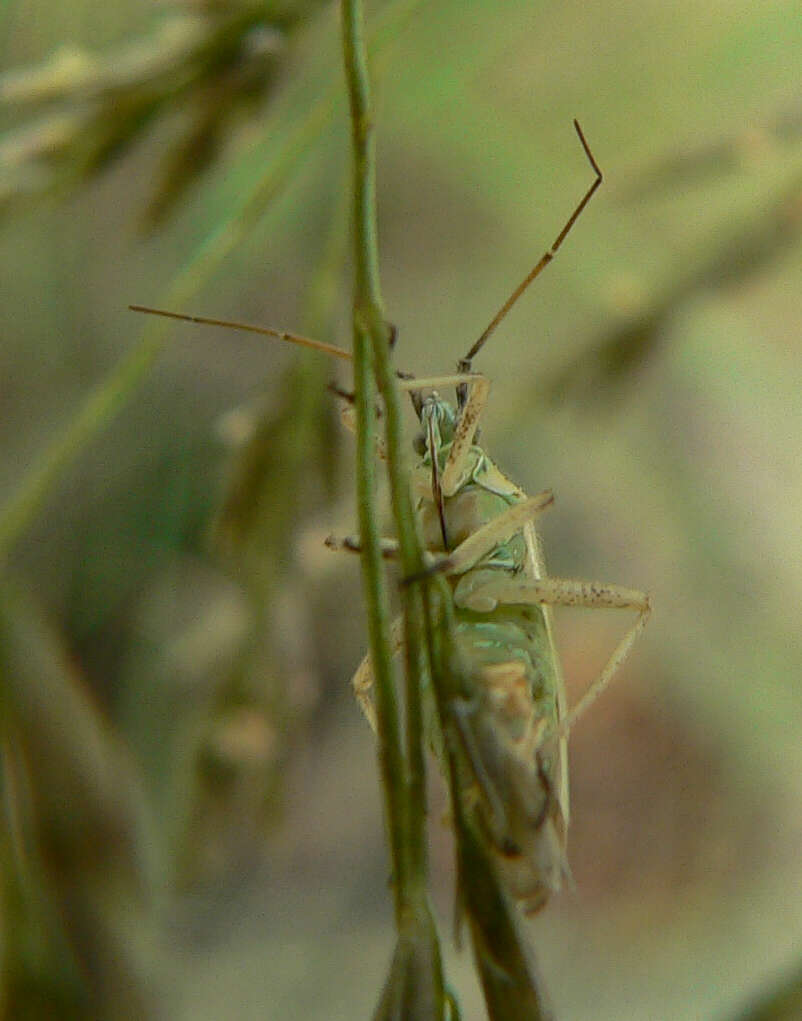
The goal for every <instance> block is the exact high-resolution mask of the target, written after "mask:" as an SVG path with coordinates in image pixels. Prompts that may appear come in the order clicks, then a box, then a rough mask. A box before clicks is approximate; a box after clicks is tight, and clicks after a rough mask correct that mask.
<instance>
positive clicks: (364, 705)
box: [351, 615, 404, 734]
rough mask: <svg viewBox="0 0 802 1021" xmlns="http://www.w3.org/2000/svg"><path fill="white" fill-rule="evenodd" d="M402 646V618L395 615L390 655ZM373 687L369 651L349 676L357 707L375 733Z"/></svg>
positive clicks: (392, 625)
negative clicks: (350, 676)
mask: <svg viewBox="0 0 802 1021" xmlns="http://www.w3.org/2000/svg"><path fill="white" fill-rule="evenodd" d="M403 647H404V618H403V617H402V616H401V615H399V616H398V617H396V618H395V619H394V620H393V622H392V624H391V625H390V653H391V655H393V656H395V655H397V654H398V653H399V652H400V651H401V649H403ZM372 687H373V664H372V663H371V661H370V653H367V654H366V655H365V656H364V658H363V659H362V662H361V663H360V664H359V666H358V667H357V668H356V671H355V672H354V676H353V677H352V678H351V688H352V690H353V692H354V697H355V698H356V700H357V702H358V703H359V708H360V709H361V710H362V713H363V715H364V717H365V719H366V720H367V721H368V723H369V724H370V728H371V730H372V731H373V733H374V734H376V733H377V732H378V731H377V726H376V708H375V706H374V705H373V695H372V693H371V688H372Z"/></svg>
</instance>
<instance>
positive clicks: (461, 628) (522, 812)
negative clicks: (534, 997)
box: [412, 394, 568, 912]
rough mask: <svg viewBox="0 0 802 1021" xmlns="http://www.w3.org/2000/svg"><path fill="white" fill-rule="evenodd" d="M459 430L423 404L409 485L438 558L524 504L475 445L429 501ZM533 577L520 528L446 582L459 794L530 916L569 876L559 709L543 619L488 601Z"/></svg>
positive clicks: (555, 667) (534, 561)
mask: <svg viewBox="0 0 802 1021" xmlns="http://www.w3.org/2000/svg"><path fill="white" fill-rule="evenodd" d="M457 419H458V412H457V411H456V410H455V409H454V408H453V407H452V406H451V405H450V404H448V403H447V402H445V401H443V400H442V399H441V398H440V397H439V396H438V395H437V394H433V395H432V396H431V397H429V398H428V399H427V400H426V401H425V402H424V403H423V406H422V411H421V424H422V426H423V437H422V440H423V442H421V438H419V440H418V443H417V446H418V449H419V450H423V451H424V452H423V456H422V458H421V461H420V463H419V464H418V466H417V467H416V469H415V471H414V475H413V483H412V484H413V492H414V495H415V497H416V506H417V511H418V515H419V519H420V523H421V530H422V534H423V542H424V545H425V547H426V549H427V550H429V551H430V552H431V553H432V554H435V555H438V556H441V557H442V556H443V555H445V556H446V557H447V556H448V554H450V553H452V552H453V551H454V550H455V549H457V548H458V547H459V546H460V544H461V543H463V542H464V541H465V540H466V539H469V538H470V537H471V536H472V535H475V534H476V533H477V532H478V531H479V530H480V529H481V528H483V527H484V526H487V525H488V524H489V523H491V522H492V521H493V520H495V519H498V518H499V516H500V515H503V513H504V512H505V511H506V510H507V509H508V508H510V507H511V506H513V505H515V504H520V503H522V502H523V501H524V500H525V499H526V497H525V494H524V493H523V492H522V490H521V489H520V488H519V487H518V486H516V485H515V484H514V483H513V482H512V481H511V480H510V479H508V478H507V477H506V476H505V475H504V474H503V473H502V472H501V471H500V469H499V468H498V467H497V466H496V465H495V464H494V462H493V461H492V460H491V459H490V458H489V457H488V455H487V454H486V453H485V451H484V450H483V449H482V448H481V447H479V446H477V445H476V444H475V443H474V444H471V446H470V448H469V449H467V450H466V452H465V454H464V457H463V460H464V469H463V471H462V472H461V473H460V478H459V479H458V480H457V488H456V491H455V492H453V493H452V494H451V495H446V494H442V496H441V498H440V500H439V501H438V499H437V496H436V490H437V488H438V487H437V485H436V484H433V478H435V477H438V476H442V474H443V472H444V470H445V468H446V465H447V462H448V458H449V454H450V452H451V449H452V442H453V436H454V424H455V422H456V421H457ZM433 459H434V460H435V461H436V464H437V476H434V473H433ZM542 574H543V571H542V564H541V558H540V555H539V550H538V546H537V538H536V535H535V531H534V528H533V527H532V525H531V522H527V523H525V524H524V525H523V527H522V528H521V529H520V530H519V531H517V532H515V533H514V534H513V535H512V536H510V537H509V538H506V539H504V540H502V541H500V542H499V543H498V544H496V545H495V546H494V547H493V548H492V549H491V550H490V551H489V552H487V553H486V554H484V555H483V556H481V557H479V558H478V559H477V561H476V562H475V563H473V564H472V565H471V566H469V567H467V569H465V570H464V571H462V572H461V573H459V574H456V573H455V574H451V575H449V576H448V580H449V582H450V585H451V590H452V594H453V602H454V617H455V629H454V630H455V633H454V635H453V639H454V645H455V647H456V651H457V653H458V655H459V656H460V659H461V662H462V664H463V665H464V673H463V676H464V677H465V678H466V679H467V686H466V689H465V690H464V692H463V697H462V698H461V699H460V700H459V702H458V704H456V705H454V706H452V714H453V722H454V729H455V732H456V733H457V734H458V735H459V739H460V741H461V744H462V746H463V751H464V755H463V756H462V758H463V760H464V761H467V762H468V763H469V764H470V766H469V769H467V770H466V771H465V773H466V775H465V776H463V777H461V778H460V780H461V786H462V789H463V791H464V796H465V800H466V802H467V803H468V807H469V808H470V809H471V810H472V811H473V813H474V815H475V818H476V819H477V821H478V823H479V826H480V828H481V830H482V831H483V833H484V834H485V837H486V839H487V840H488V841H489V844H490V845H491V847H492V848H493V850H494V852H495V856H496V860H497V862H498V866H499V870H500V872H501V874H502V876H503V877H504V879H505V882H506V884H507V887H508V889H509V891H510V893H511V894H512V895H513V896H514V897H515V898H516V899H517V900H519V901H520V902H521V903H522V905H523V906H524V908H525V910H527V911H530V912H531V911H535V910H537V909H538V908H539V907H541V906H542V905H543V904H544V903H545V901H546V900H547V898H548V896H549V894H550V893H552V892H555V891H557V890H559V888H560V885H561V880H562V876H563V874H564V872H565V871H566V868H567V866H566V859H565V839H566V830H567V824H568V772H567V753H566V741H565V739H564V738H562V737H560V735H559V734H558V733H557V731H558V727H559V724H560V722H561V721H562V720H563V718H564V716H565V699H564V694H563V684H562V677H561V674H560V669H559V662H558V659H557V656H556V653H555V649H554V643H553V638H552V628H551V621H550V611H549V609H548V607H546V606H541V605H537V604H529V605H515V604H501V605H499V604H498V601H497V600H496V599H495V598H494V597H493V595H492V592H493V590H494V583H495V582H496V581H497V580H498V578H499V575H506V576H507V577H511V578H513V579H515V578H521V577H528V578H530V579H532V580H534V579H536V578H538V577H540V576H541V575H542Z"/></svg>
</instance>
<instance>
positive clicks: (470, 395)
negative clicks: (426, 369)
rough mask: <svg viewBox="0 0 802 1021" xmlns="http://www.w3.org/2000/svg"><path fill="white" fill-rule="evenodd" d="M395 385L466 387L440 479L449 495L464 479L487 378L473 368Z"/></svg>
mask: <svg viewBox="0 0 802 1021" xmlns="http://www.w3.org/2000/svg"><path fill="white" fill-rule="evenodd" d="M399 386H400V387H401V389H402V390H418V389H423V388H427V389H428V388H429V387H437V386H456V387H457V390H458V392H461V391H462V390H463V388H465V387H466V386H467V387H468V391H467V398H466V399H465V400H464V401H463V402H462V404H461V405H460V413H459V418H458V419H457V423H456V426H455V427H454V439H453V441H452V443H451V449H450V450H449V452H448V459H447V460H446V463H445V467H444V468H443V474H442V477H441V479H440V485H441V487H442V490H443V495H444V496H453V495H454V493H456V491H457V490H458V489H459V487H460V486H461V485H462V483H463V481H464V479H463V478H462V476H463V474H464V471H465V466H466V462H467V460H468V455H469V453H470V449H471V446H472V445H473V441H474V437H475V436H476V430H477V428H478V426H479V419H480V418H481V417H482V412H483V411H484V409H485V405H486V404H487V398H488V394H489V393H490V380H489V379H488V378H487V377H486V376H483V375H481V373H478V372H474V373H470V374H467V373H466V374H462V375H452V376H433V377H430V378H427V379H409V380H407V379H404V380H401V382H400V383H399Z"/></svg>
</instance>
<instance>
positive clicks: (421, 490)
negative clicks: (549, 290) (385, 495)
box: [131, 121, 651, 913]
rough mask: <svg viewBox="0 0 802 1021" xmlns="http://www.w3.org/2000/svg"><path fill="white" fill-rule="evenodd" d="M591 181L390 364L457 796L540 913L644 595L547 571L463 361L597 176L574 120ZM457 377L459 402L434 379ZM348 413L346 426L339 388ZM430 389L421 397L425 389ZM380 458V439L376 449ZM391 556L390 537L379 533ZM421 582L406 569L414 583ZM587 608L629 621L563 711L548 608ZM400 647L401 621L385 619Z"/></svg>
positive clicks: (639, 622) (644, 616)
mask: <svg viewBox="0 0 802 1021" xmlns="http://www.w3.org/2000/svg"><path fill="white" fill-rule="evenodd" d="M574 127H575V128H576V131H577V134H578V136H579V140H580V142H581V144H582V147H583V149H584V152H585V155H586V156H587V159H588V161H589V163H590V165H591V167H592V168H593V171H594V174H595V178H594V180H593V183H592V184H591V185H590V187H589V188H588V190H587V191H586V192H585V194H584V196H583V197H582V199H581V200H580V202H579V203H578V205H577V206H576V208H575V209H574V211H573V213H572V214H571V216H570V217H569V218H568V220H567V222H566V224H565V226H564V227H563V228H562V230H561V231H560V233H559V234H558V235H557V237H556V239H555V241H554V243H553V244H552V246H551V247H550V248H549V249H548V251H546V252H545V253H544V255H543V256H542V257H541V258H540V259H539V260H538V262H537V263H536V264H535V266H534V267H533V269H532V270H531V271H530V272H529V273H528V274H527V275H526V277H524V279H523V280H522V281H521V283H520V284H519V285H518V286H517V287H516V288H515V290H514V291H513V292H512V294H511V295H510V296H509V298H508V299H507V300H506V301H505V302H504V304H503V305H502V306H501V308H500V309H499V310H498V312H497V313H496V315H495V316H494V317H493V319H492V320H491V321H490V323H489V325H488V326H487V328H486V329H485V330H484V332H483V333H482V334H481V336H480V337H479V339H478V340H477V341H476V343H475V344H473V346H472V347H471V348H470V349H469V351H468V352H467V353H466V355H465V356H464V357H463V358H462V359H460V361H459V362H458V364H457V372H456V373H454V374H451V375H444V376H437V377H431V378H425V379H415V378H413V377H409V376H407V375H406V374H401V373H399V377H400V378H399V386H400V388H401V389H403V390H405V391H407V392H408V393H409V394H410V397H411V399H412V404H413V407H414V409H415V412H416V414H417V417H418V420H419V422H420V427H421V431H420V433H419V435H418V436H417V437H416V439H415V451H416V453H417V455H418V458H419V460H418V463H417V464H416V466H415V468H414V469H413V473H412V479H411V486H412V490H413V494H414V498H415V501H416V508H417V512H418V517H419V523H420V529H421V534H422V537H423V545H424V548H425V551H426V552H427V555H428V557H429V562H430V566H429V568H428V569H427V571H426V572H424V573H425V574H426V573H430V572H437V573H439V574H441V575H442V576H443V577H444V578H445V579H446V581H447V582H448V585H449V587H450V590H451V597H452V600H453V607H454V621H455V624H454V631H455V633H454V635H453V641H454V645H455V648H456V651H457V653H458V655H459V657H460V660H461V663H462V664H463V670H462V672H463V674H464V676H465V677H466V678H467V683H466V684H464V685H463V693H462V695H461V696H460V697H459V698H457V699H455V700H453V702H452V704H451V705H450V706H449V719H448V720H443V721H442V722H443V726H444V727H445V726H448V727H450V729H451V732H452V733H453V734H454V735H455V737H456V740H457V741H458V743H459V745H460V747H461V750H462V755H461V761H463V762H464V763H465V764H466V765H465V768H464V769H462V770H461V772H462V773H463V774H464V775H462V776H461V777H460V787H461V791H462V800H463V802H464V807H465V808H466V809H467V810H468V811H470V812H472V813H473V816H474V818H475V820H476V821H477V822H478V824H479V829H480V831H481V832H482V833H483V834H484V837H485V839H486V840H487V842H488V844H489V845H490V847H491V848H492V849H493V852H494V857H495V860H496V861H497V862H498V865H499V871H500V874H501V876H502V877H503V880H504V882H505V885H506V887H507V889H508V891H509V893H510V894H511V895H512V896H513V897H514V898H515V899H516V900H517V901H518V902H519V903H520V904H521V906H522V907H523V909H524V910H525V911H526V912H527V913H533V912H535V911H537V910H539V909H540V908H541V907H542V906H543V905H544V904H545V903H546V900H547V899H548V897H549V895H550V894H551V893H553V892H556V891H558V890H559V889H560V887H561V884H562V879H563V877H564V876H565V875H567V874H568V866H567V860H566V853H565V848H566V834H567V829H568V823H569V817H570V800H569V785H568V758H567V738H568V735H569V732H570V731H571V729H572V727H573V726H574V724H575V723H576V721H577V720H578V719H579V718H580V716H582V714H583V713H584V712H585V711H586V710H587V708H588V707H589V706H590V705H591V703H592V702H593V701H594V700H595V699H596V698H597V696H598V695H599V694H600V693H601V692H602V691H603V690H604V688H605V687H606V686H607V685H608V684H609V682H610V680H611V679H612V677H613V675H614V674H615V673H616V671H617V670H618V668H619V667H620V666H621V664H622V663H623V661H624V660H625V659H626V657H627V655H628V654H629V652H630V650H631V648H632V646H633V644H634V643H635V641H636V639H637V638H638V636H639V635H640V633H641V632H642V631H643V629H644V628H645V626H646V623H647V620H648V618H649V614H650V612H651V606H650V602H649V598H648V596H647V595H645V594H644V593H643V592H639V591H637V590H635V589H629V588H624V587H622V586H618V585H608V584H602V583H598V582H591V581H578V580H571V579H565V578H554V577H550V576H549V575H548V574H547V572H546V569H545V565H544V561H543V556H542V552H541V548H540V543H539V540H538V537H537V534H536V531H535V521H536V519H537V517H538V516H539V515H540V514H541V513H542V512H543V511H545V510H547V509H548V508H549V507H550V506H551V505H552V503H553V501H554V498H553V496H552V494H551V492H550V491H549V490H544V491H543V492H541V493H538V494H537V495H536V496H531V497H530V496H527V495H526V494H525V493H524V491H523V490H522V489H521V488H520V487H519V486H517V485H516V484H515V483H514V482H512V481H511V480H510V479H509V478H508V477H507V476H506V475H504V473H503V472H502V471H501V470H500V469H499V468H498V467H497V465H496V464H495V463H494V462H493V461H492V460H491V458H490V457H489V456H488V454H487V453H486V452H485V451H484V449H483V448H482V447H481V446H479V445H478V443H477V442H476V433H477V427H478V423H479V420H480V418H481V415H482V412H483V410H484V408H485V405H486V403H487V399H488V394H489V389H490V384H489V380H488V379H487V378H486V377H485V376H483V375H481V374H480V373H476V372H474V371H473V368H472V363H473V360H474V358H475V357H476V355H477V354H478V353H479V351H480V350H481V349H482V347H484V345H485V343H486V342H487V340H488V338H489V337H490V336H491V334H492V333H493V332H494V331H495V329H496V328H497V326H498V325H499V323H500V322H501V321H502V320H503V319H504V317H505V316H506V315H507V313H508V312H509V310H510V309H511V308H512V306H513V305H514V304H515V302H516V301H517V300H518V299H519V298H520V296H521V295H522V294H523V293H524V291H525V290H526V289H527V288H528V286H529V285H530V284H531V283H532V282H533V281H534V280H535V279H536V278H537V277H538V276H539V275H540V273H541V272H542V271H543V270H544V269H545V267H546V266H547V265H548V264H549V263H550V262H551V261H552V259H553V258H554V256H555V255H556V253H557V251H558V249H559V248H560V246H561V245H562V243H563V241H564V240H565V238H566V236H567V235H568V233H569V231H570V230H571V228H572V227H573V225H574V223H575V222H576V220H577V219H578V217H579V215H580V214H581V213H582V211H583V209H584V208H585V206H586V205H587V203H588V202H589V201H590V199H591V197H592V196H593V194H594V192H595V191H596V189H597V188H598V187H599V185H600V184H601V182H602V173H601V170H600V169H599V167H598V164H597V163H596V160H595V158H594V157H593V154H592V153H591V151H590V148H589V146H588V144H587V142H586V140H585V137H584V135H583V133H582V129H581V128H580V126H579V124H578V123H577V122H576V121H574ZM131 307H132V308H134V309H135V310H136V311H143V312H151V313H155V314H160V315H170V316H172V317H174V318H177V319H186V320H188V321H191V322H200V323H209V324H212V325H218V326H233V327H235V328H240V329H246V330H249V331H251V332H256V333H265V334H267V335H269V336H273V337H277V338H279V339H282V340H286V341H289V342H291V343H300V344H305V345H307V346H314V347H317V348H318V349H320V350H323V351H325V352H326V353H328V354H330V355H335V356H338V357H343V358H348V357H349V354H348V352H346V351H343V350H342V349H339V348H333V347H332V346H331V345H322V344H319V343H318V342H315V341H310V340H309V339H308V338H302V337H298V336H296V335H294V334H287V333H283V332H280V331H276V330H271V329H266V328H263V327H257V326H251V325H248V324H243V323H231V322H228V321H226V320H218V319H207V318H204V317H198V316H184V315H180V314H177V313H164V312H161V311H160V310H158V309H150V308H145V307H142V306H131ZM443 387H454V388H455V390H456V403H455V404H452V403H450V402H448V401H446V400H444V399H443V398H442V397H441V396H440V394H439V389H441V388H443ZM340 394H341V396H342V397H344V398H345V403H344V406H343V420H344V422H345V424H346V425H347V426H349V427H350V428H353V413H352V411H353V409H352V408H351V407H350V405H349V401H348V397H349V395H348V394H344V393H342V392H341V391H340ZM424 394H426V396H424ZM377 453H378V455H379V456H381V454H382V451H381V449H380V448H379V449H377ZM329 545H330V546H332V547H333V548H340V549H347V550H353V551H358V549H359V541H358V539H352V538H346V539H342V540H335V539H331V540H329ZM384 548H385V552H386V554H387V555H388V556H393V554H394V551H395V549H396V546H395V541H394V540H393V539H386V540H384ZM415 580H416V579H414V578H413V579H405V583H412V582H414V581H415ZM553 606H584V607H600V608H614V609H629V610H634V611H636V612H637V619H636V620H635V622H634V624H632V625H631V627H630V628H629V629H628V630H627V632H626V634H625V635H624V637H623V638H622V639H621V641H620V642H619V643H618V645H617V646H616V648H615V649H614V651H613V653H612V655H611V656H610V658H609V659H608V661H607V663H606V664H605V666H604V668H603V669H602V671H601V672H600V674H599V675H598V677H597V678H596V679H595V680H594V681H593V682H592V683H591V684H590V685H589V687H588V689H587V690H586V691H585V693H584V695H583V696H582V697H581V698H580V699H579V701H578V702H577V704H576V705H575V706H574V707H573V708H572V709H571V710H570V711H569V709H568V706H567V700H566V695H565V686H564V683H563V678H562V673H561V669H560V664H559V658H558V655H557V651H556V647H555V642H554V634H553V624H552V617H551V608H552V607H553ZM393 641H394V644H395V646H396V648H400V644H401V628H400V623H399V622H396V623H395V624H394V626H393ZM372 681H373V678H372V672H371V664H370V660H369V658H368V657H366V658H365V659H364V660H363V661H362V663H361V664H360V666H359V667H358V669H357V671H356V673H355V674H354V677H353V680H352V684H353V688H354V692H355V695H356V697H357V700H358V701H359V703H360V705H361V707H362V709H363V711H364V713H365V715H366V716H367V718H368V720H369V721H370V722H371V724H372V725H373V726H374V727H375V719H374V710H373V703H372V698H371V686H372Z"/></svg>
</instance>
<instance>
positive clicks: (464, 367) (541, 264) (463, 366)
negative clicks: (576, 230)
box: [457, 120, 602, 407]
mask: <svg viewBox="0 0 802 1021" xmlns="http://www.w3.org/2000/svg"><path fill="white" fill-rule="evenodd" d="M574 127H575V128H576V133H577V135H579V141H580V142H581V143H582V148H583V149H584V150H585V155H586V156H587V158H588V162H589V163H590V165H591V167H593V171H594V173H595V174H596V178H595V180H594V181H593V183H592V184H591V186H590V187H589V188H588V190H587V191H586V192H585V194H584V195H583V197H582V199H581V201H580V202H579V205H578V206H577V207H576V209H575V210H574V211H573V213H571V215H570V217H569V218H568V221H567V222H566V224H565V226H564V227H563V229H562V230H561V231H560V233H559V234H558V235H557V237H556V239H555V240H554V243H553V244H552V246H551V248H549V249H548V251H547V252H545V253H544V254H543V255H542V256H541V257H540V259H539V260H538V262H537V263H536V264H535V266H534V267H533V268H532V269H531V270H530V271H529V273H527V275H526V276H525V277H524V278H523V280H522V281H521V282H520V284H518V286H517V287H516V288H515V290H514V291H513V292H512V294H511V295H510V296H509V298H507V300H506V301H505V302H504V304H503V305H502V306H501V308H500V309H499V310H498V312H496V314H495V315H494V316H493V318H492V319H491V321H490V324H489V325H488V326H487V328H486V329H485V331H484V333H483V334H482V335H481V337H479V339H478V340H477V341H476V343H475V344H474V345H473V347H472V348H471V349H470V351H468V353H467V354H466V355H465V357H464V358H461V359H460V361H459V362H458V363H457V371H458V372H461V373H462V372H470V371H471V362H472V361H473V359H474V358H475V357H476V355H477V354H478V353H479V351H480V350H481V349H482V348H483V347H484V345H485V344H486V343H487V340H488V338H489V337H490V335H491V334H492V333H493V332H494V331H495V329H496V327H497V326H498V324H499V323H500V322H501V321H502V319H504V317H505V316H506V315H507V313H508V312H509V310H510V309H511V308H512V306H513V305H514V304H515V302H516V301H517V300H518V299H519V298H520V297H521V295H522V294H523V293H524V291H525V290H526V289H527V287H528V286H529V285H530V284H531V283H532V281H533V280H535V279H536V277H538V276H540V274H541V273H542V272H543V270H544V269H545V268H546V266H548V264H549V263H550V262H551V260H552V259H553V258H554V256H555V255H556V254H557V250H558V249H559V247H560V245H561V244H562V243H563V241H565V238H566V236H567V235H568V232H569V231H570V230H571V228H572V227H573V225H574V224H575V223H576V221H577V220H578V219H579V215H580V213H581V212H582V210H583V209H584V208H585V206H586V205H587V204H588V202H590V200H591V198H592V196H593V193H594V192H595V191H596V189H597V188H598V187H599V185H600V184H601V183H602V172H601V170H600V169H599V165H598V163H597V162H596V160H595V158H594V156H593V153H592V152H591V151H590V146H589V145H588V143H587V141H586V140H585V136H584V134H583V133H582V128H581V127H580V126H579V121H577V120H575V121H574ZM458 399H459V405H460V407H462V405H463V404H464V403H465V388H464V387H460V392H459V394H458Z"/></svg>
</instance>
